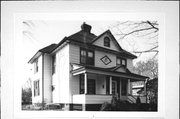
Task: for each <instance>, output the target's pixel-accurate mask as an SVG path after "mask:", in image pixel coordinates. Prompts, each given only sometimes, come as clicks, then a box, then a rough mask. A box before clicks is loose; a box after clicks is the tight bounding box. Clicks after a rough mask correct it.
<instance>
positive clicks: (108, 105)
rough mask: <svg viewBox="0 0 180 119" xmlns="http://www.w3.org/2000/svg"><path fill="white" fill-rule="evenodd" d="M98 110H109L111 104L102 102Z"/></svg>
mask: <svg viewBox="0 0 180 119" xmlns="http://www.w3.org/2000/svg"><path fill="white" fill-rule="evenodd" d="M100 111H111V104H109V103H108V102H104V103H103V104H102V106H101V108H100Z"/></svg>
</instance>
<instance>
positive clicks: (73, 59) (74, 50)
mask: <svg viewBox="0 0 180 119" xmlns="http://www.w3.org/2000/svg"><path fill="white" fill-rule="evenodd" d="M69 48H70V52H69V55H70V63H77V64H79V63H80V56H79V55H80V48H79V46H77V45H72V44H70V47H69Z"/></svg>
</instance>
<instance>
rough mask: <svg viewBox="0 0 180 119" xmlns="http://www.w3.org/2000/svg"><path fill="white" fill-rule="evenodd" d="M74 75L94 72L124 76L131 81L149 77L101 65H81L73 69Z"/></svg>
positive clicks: (143, 79)
mask: <svg viewBox="0 0 180 119" xmlns="http://www.w3.org/2000/svg"><path fill="white" fill-rule="evenodd" d="M71 72H72V75H73V76H76V75H80V74H83V73H92V74H100V75H109V76H116V77H122V78H127V79H131V81H145V80H146V79H147V78H148V77H145V76H141V75H138V74H134V73H130V72H129V73H125V72H117V71H111V70H109V69H104V68H99V67H89V66H79V67H77V66H76V68H75V69H73V70H72V71H71Z"/></svg>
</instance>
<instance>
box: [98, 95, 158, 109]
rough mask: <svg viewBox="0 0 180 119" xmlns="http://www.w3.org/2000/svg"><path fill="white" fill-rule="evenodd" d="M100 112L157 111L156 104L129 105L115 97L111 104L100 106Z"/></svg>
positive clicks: (106, 103)
mask: <svg viewBox="0 0 180 119" xmlns="http://www.w3.org/2000/svg"><path fill="white" fill-rule="evenodd" d="M100 110H101V111H157V104H145V103H137V104H136V103H129V102H128V101H122V100H120V99H117V98H116V97H115V96H113V97H112V100H111V103H108V102H105V103H103V104H102V105H101V108H100Z"/></svg>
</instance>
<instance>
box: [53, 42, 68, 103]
mask: <svg viewBox="0 0 180 119" xmlns="http://www.w3.org/2000/svg"><path fill="white" fill-rule="evenodd" d="M54 75H55V76H53V78H57V79H53V80H55V81H56V82H57V86H56V88H57V90H58V91H56V92H58V95H56V96H57V97H55V96H53V100H54V101H58V103H70V102H69V98H70V97H69V45H68V44H67V45H66V46H64V47H63V48H62V49H61V50H59V51H58V52H57V53H56V73H55V74H54ZM56 88H55V90H56Z"/></svg>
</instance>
